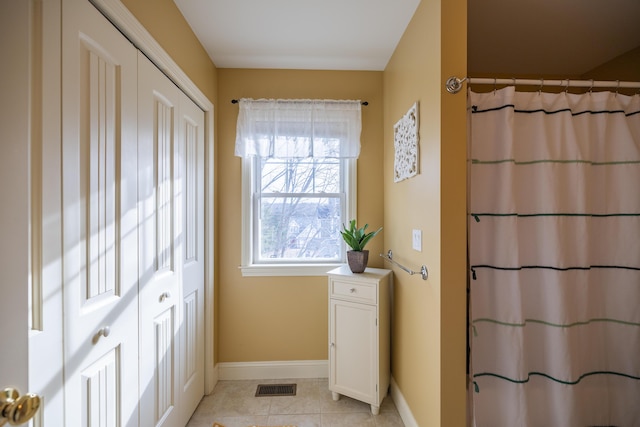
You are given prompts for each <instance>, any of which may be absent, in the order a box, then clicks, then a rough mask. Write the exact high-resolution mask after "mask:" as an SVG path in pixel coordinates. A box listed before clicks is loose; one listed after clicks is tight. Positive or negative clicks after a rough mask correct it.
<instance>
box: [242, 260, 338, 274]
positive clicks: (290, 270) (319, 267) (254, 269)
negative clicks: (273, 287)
mask: <svg viewBox="0 0 640 427" xmlns="http://www.w3.org/2000/svg"><path fill="white" fill-rule="evenodd" d="M341 265H344V264H343V263H335V264H307V265H292V264H278V265H276V264H272V265H256V264H254V265H243V266H240V267H239V268H240V270H242V276H243V277H260V276H326V275H327V272H328V271H330V270H333V269H334V268H337V267H340V266H341Z"/></svg>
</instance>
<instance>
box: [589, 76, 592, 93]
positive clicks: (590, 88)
mask: <svg viewBox="0 0 640 427" xmlns="http://www.w3.org/2000/svg"><path fill="white" fill-rule="evenodd" d="M592 92H593V79H591V86H590V87H589V93H592Z"/></svg>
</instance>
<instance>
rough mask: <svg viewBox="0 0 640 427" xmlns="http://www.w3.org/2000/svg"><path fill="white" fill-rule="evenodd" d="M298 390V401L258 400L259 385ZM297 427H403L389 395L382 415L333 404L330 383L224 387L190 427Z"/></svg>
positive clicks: (353, 404)
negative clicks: (257, 426) (216, 426)
mask: <svg viewBox="0 0 640 427" xmlns="http://www.w3.org/2000/svg"><path fill="white" fill-rule="evenodd" d="M289 383H295V384H297V390H296V396H274V397H255V394H256V388H257V387H258V384H289ZM214 421H216V422H218V423H220V424H223V425H224V426H225V427H248V426H253V425H259V426H273V425H295V426H297V427H342V426H344V427H346V426H348V427H404V424H403V423H402V419H401V418H400V415H399V414H398V410H397V409H396V406H395V404H394V403H393V400H392V399H391V396H390V395H387V397H385V399H384V401H383V402H382V407H381V408H380V414H378V415H372V414H371V407H370V406H369V405H368V404H366V403H363V402H360V401H357V400H354V399H351V398H348V397H345V396H341V397H340V400H338V401H337V402H335V401H333V399H332V398H331V392H330V391H329V387H328V382H327V379H326V378H319V379H293V380H291V379H289V380H247V381H219V382H218V384H217V385H216V387H215V389H214V390H213V393H211V394H210V395H209V396H205V397H204V398H203V399H202V401H201V402H200V405H199V406H198V409H196V412H195V413H194V414H193V416H192V417H191V420H190V421H189V424H187V427H211V426H212V425H213V422H214Z"/></svg>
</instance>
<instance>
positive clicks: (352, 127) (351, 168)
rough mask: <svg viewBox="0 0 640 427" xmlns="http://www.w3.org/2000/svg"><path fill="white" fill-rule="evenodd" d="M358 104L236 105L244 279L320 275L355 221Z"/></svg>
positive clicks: (341, 257)
mask: <svg viewBox="0 0 640 427" xmlns="http://www.w3.org/2000/svg"><path fill="white" fill-rule="evenodd" d="M360 126H361V125H360V102H359V101H298V100H277V101H276V100H257V101H254V100H246V99H243V100H240V113H239V116H238V129H237V137H236V155H238V156H241V157H243V241H242V246H243V248H242V252H243V253H242V271H243V275H245V276H246V275H261V276H262V275H278V276H281V275H298V276H299V275H320V274H324V273H325V272H326V271H327V270H328V269H329V268H330V267H331V266H333V265H337V264H339V263H343V262H344V261H345V251H346V249H345V245H344V244H343V241H342V237H341V236H340V233H339V231H340V229H341V227H342V224H344V223H346V222H347V221H348V219H349V218H353V217H355V188H356V182H355V176H356V173H355V171H356V157H357V155H358V153H359V148H360Z"/></svg>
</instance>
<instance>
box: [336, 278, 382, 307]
mask: <svg viewBox="0 0 640 427" xmlns="http://www.w3.org/2000/svg"><path fill="white" fill-rule="evenodd" d="M377 295H378V292H377V287H376V286H375V285H373V284H372V285H369V284H365V283H354V282H342V281H340V280H331V297H332V298H340V299H344V300H349V301H358V302H364V303H369V304H376V303H377V302H378V301H377Z"/></svg>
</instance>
